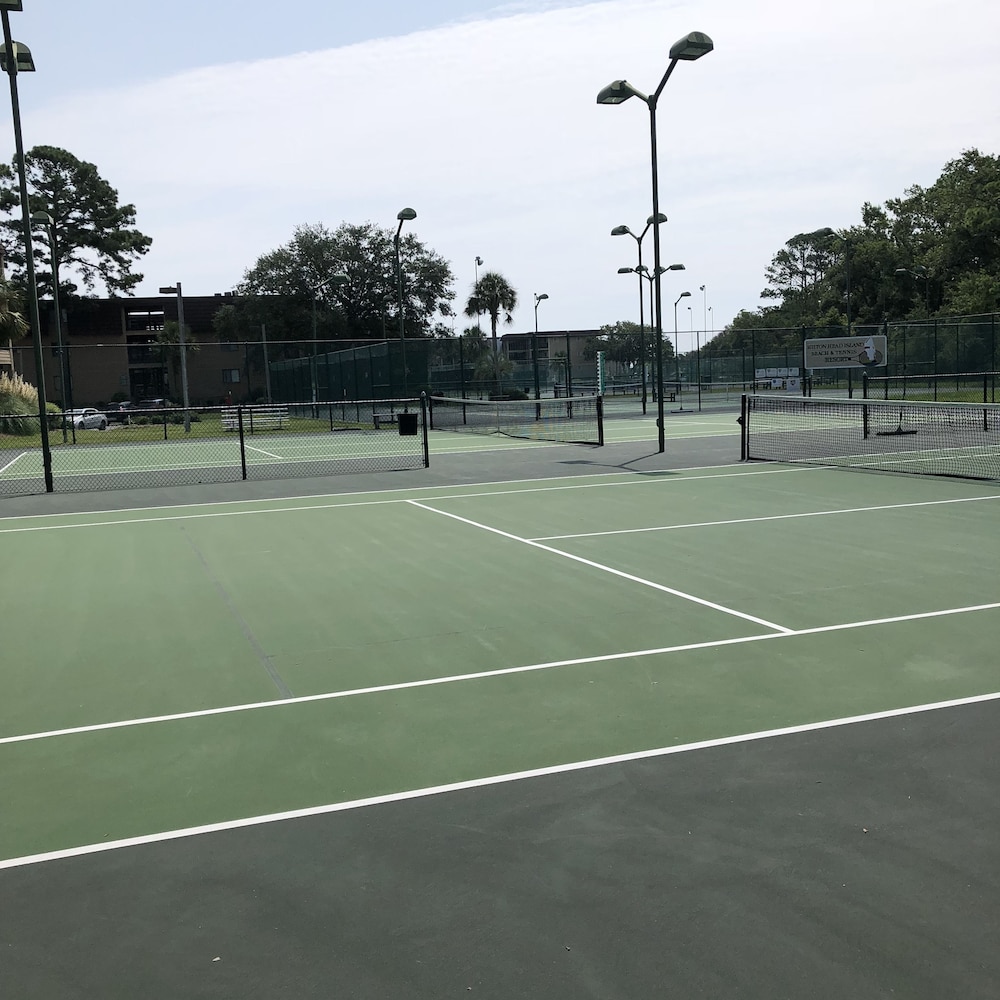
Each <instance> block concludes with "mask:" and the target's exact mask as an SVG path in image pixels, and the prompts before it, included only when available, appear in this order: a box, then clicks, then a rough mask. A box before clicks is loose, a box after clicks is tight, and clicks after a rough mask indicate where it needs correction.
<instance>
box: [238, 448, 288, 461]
mask: <svg viewBox="0 0 1000 1000" xmlns="http://www.w3.org/2000/svg"><path fill="white" fill-rule="evenodd" d="M247 450H248V451H256V452H260V454H261V455H267V457H268V458H277V459H278V460H279V461H282V462H284V461H288V460H287V459H285V458H284V456H282V455H275V454H274V452H272V451H264V449H263V448H258V447H256V446H255V445H252V444H248V445H247Z"/></svg>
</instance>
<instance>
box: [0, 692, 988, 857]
mask: <svg viewBox="0 0 1000 1000" xmlns="http://www.w3.org/2000/svg"><path fill="white" fill-rule="evenodd" d="M998 699H1000V693H991V694H981V695H973V696H971V697H968V698H955V699H952V700H950V701H937V702H931V703H929V704H924V705H910V706H908V707H906V708H892V709H888V710H885V711H882V712H870V713H868V714H866V715H851V716H845V717H843V718H840V719H825V720H823V721H822V722H807V723H803V724H800V725H797V726H784V727H782V728H780V729H765V730H762V731H760V732H756V733H742V734H740V735H738V736H721V737H717V738H715V739H709V740H699V741H698V742H696V743H683V744H680V745H679V746H670V747H657V748H656V749H653V750H636V751H633V752H631V753H621V754H613V755H611V756H607V757H594V758H591V759H590V760H580V761H573V762H572V763H569V764H554V765H550V766H548V767H536V768H532V769H530V770H526V771H513V772H510V773H507V774H495V775H490V776H489V777H486V778H473V779H471V780H469V781H456V782H452V783H451V784H447V785H432V786H430V787H427V788H415V789H411V790H410V791H405V792H391V793H389V794H386V795H373V796H370V797H369V798H365V799H352V800H349V801H347V802H334V803H328V804H327V805H322V806H309V807H306V808H304V809H290V810H287V811H285V812H280V813H266V814H264V815H260V816H247V817H244V818H243V819H234V820H227V821H224V822H221V823H207V824H205V825H203V826H190V827H186V828H183V829H179V830H166V831H164V832H162V833H151V834H146V835H144V836H140V837H127V838H123V839H122V840H112V841H105V842H102V843H99V844H84V845H82V846H79V847H70V848H66V849H64V850H61V851H48V852H46V853H44V854H28V855H25V856H23V857H20V858H8V859H6V860H0V870H4V869H10V868H23V867H25V866H27V865H37V864H42V863H44V862H46V861H58V860H61V859H65V858H78V857H84V856H86V855H91V854H103V853H104V852H105V851H117V850H121V849H122V848H125V847H141V846H143V845H145V844H159V843H163V842H165V841H170V840H182V839H186V838H188V837H197V836H200V835H201V834H205V833H223V832H225V831H228V830H241V829H246V828H247V827H252V826H265V825H267V824H269V823H281V822H284V821H286V820H293V819H307V818H309V817H311V816H325V815H330V814H332V813H338V812H349V811H352V810H355V809H365V808H368V807H369V806H378V805H387V804H389V803H393V802H406V801H408V800H410V799H423V798H430V797H431V796H434V795H445V794H447V793H449V792H458V791H467V790H469V789H473V788H489V787H491V786H493V785H505V784H509V783H511V782H514V781H527V780H530V779H531V778H542V777H548V776H551V775H555V774H571V773H572V772H574V771H585V770H592V769H594V768H598V767H608V766H610V765H614V764H628V763H630V762H632V761H638V760H652V759H655V758H658V757H670V756H673V755H674V754H681V753H691V752H692V751H696V750H709V749H712V748H715V747H724V746H734V745H739V744H743V743H755V742H758V741H760V740H768V739H775V738H777V737H781V736H795V735H798V734H800V733H813V732H818V731H821V730H824V729H837V728H840V727H842V726H853V725H858V724H859V723H864V722H880V721H883V720H885V719H895V718H900V717H901V716H907V715H919V714H921V713H924V712H934V711H940V710H941V709H946V708H960V707H962V706H965V705H979V704H983V703H984V702H989V701H996V700H998Z"/></svg>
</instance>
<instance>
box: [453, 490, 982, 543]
mask: <svg viewBox="0 0 1000 1000" xmlns="http://www.w3.org/2000/svg"><path fill="white" fill-rule="evenodd" d="M441 499H445V498H444V497H442V498H441ZM979 500H1000V494H997V495H995V496H986V497H960V498H958V499H952V500H920V501H916V502H914V503H889V504H881V505H879V506H877V507H845V508H844V509H843V510H812V511H806V512H805V513H801V514H768V515H766V516H763V517H738V518H733V519H732V520H728V521H694V522H692V523H691V524H664V525H659V526H657V527H655V528H619V529H616V530H614V531H585V532H581V533H580V534H576V535H543V536H541V537H539V538H534V539H532V541H535V542H558V541H562V540H564V539H567V538H604V537H605V536H607V535H638V534H642V533H643V532H645V531H675V530H676V529H678V528H716V527H721V526H722V525H725V524H758V523H759V522H761V521H789V520H792V519H793V518H796V517H829V516H831V515H833V514H869V513H871V512H872V511H876V510H902V509H904V508H906V507H937V506H939V505H941V504H948V503H973V502H976V501H979Z"/></svg>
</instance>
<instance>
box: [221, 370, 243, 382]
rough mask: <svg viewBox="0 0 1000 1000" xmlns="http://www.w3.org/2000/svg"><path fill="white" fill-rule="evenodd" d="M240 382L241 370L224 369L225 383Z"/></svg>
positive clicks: (223, 377) (223, 379) (223, 378)
mask: <svg viewBox="0 0 1000 1000" xmlns="http://www.w3.org/2000/svg"><path fill="white" fill-rule="evenodd" d="M239 380H240V370H239V368H223V369H222V381H223V382H239Z"/></svg>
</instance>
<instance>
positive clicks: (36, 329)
mask: <svg viewBox="0 0 1000 1000" xmlns="http://www.w3.org/2000/svg"><path fill="white" fill-rule="evenodd" d="M20 9H21V0H0V17H2V19H3V49H2V51H0V65H2V68H3V70H4V71H5V72H6V73H7V76H8V77H9V78H10V107H11V112H12V114H13V118H14V148H15V158H16V159H17V179H18V184H19V187H20V195H21V224H22V227H23V228H22V236H23V237H24V260H25V265H24V266H25V271H26V276H27V281H28V310H29V320H30V322H31V332H32V344H33V346H34V349H35V372H36V375H37V381H38V424H39V428H40V432H41V440H42V473H43V476H44V478H45V492H46V493H51V492H52V491H53V489H54V488H55V487H54V485H53V481H52V450H51V448H50V446H49V422H48V414H47V413H46V407H45V364H44V361H43V357H42V323H41V317H40V316H39V314H38V289H37V288H36V287H35V259H34V255H33V254H32V250H31V209H30V207H29V205H28V179H27V176H26V174H25V170H24V141H23V140H22V138H21V105H20V102H19V101H18V99H17V74H18V72H21V73H31V72H34V69H35V62H34V60H33V59H32V58H31V52H30V51H29V49H28V46H27V45H22V44H21V42H15V41H12V40H11V37H10V19H9V16H8V15H9V12H10V11H12V10H20ZM11 56H12V57H13V58H10V57H11ZM64 409H65V407H64Z"/></svg>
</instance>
